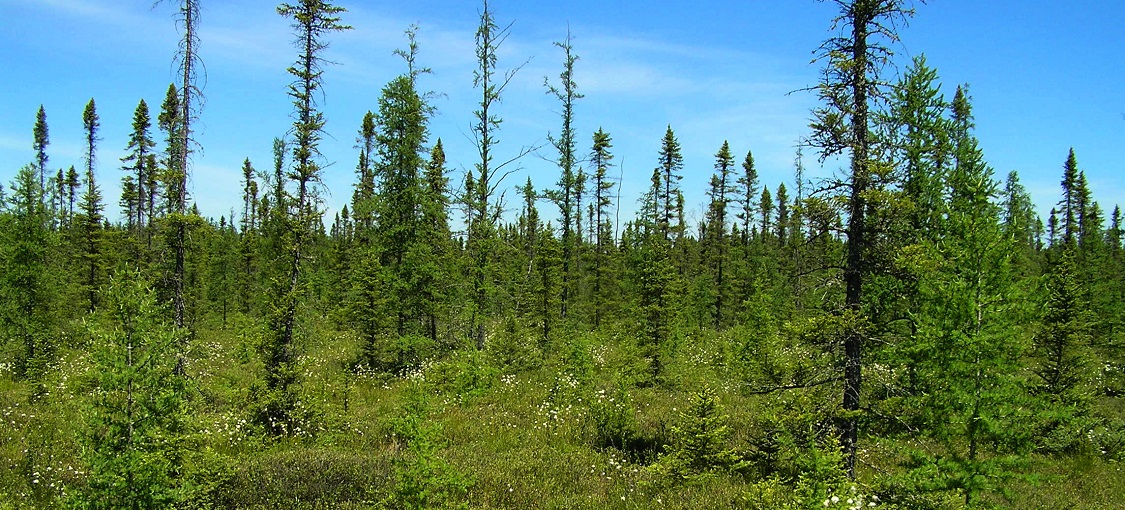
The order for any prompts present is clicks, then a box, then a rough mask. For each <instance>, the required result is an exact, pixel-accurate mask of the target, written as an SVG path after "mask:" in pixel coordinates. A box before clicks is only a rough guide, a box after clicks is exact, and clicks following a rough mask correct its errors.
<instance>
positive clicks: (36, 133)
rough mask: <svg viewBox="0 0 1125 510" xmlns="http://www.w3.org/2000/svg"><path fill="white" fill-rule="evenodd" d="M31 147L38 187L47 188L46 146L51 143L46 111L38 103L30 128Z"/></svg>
mask: <svg viewBox="0 0 1125 510" xmlns="http://www.w3.org/2000/svg"><path fill="white" fill-rule="evenodd" d="M31 132H32V142H31V148H32V149H34V150H35V168H36V170H37V171H38V172H39V187H40V188H41V189H44V190H45V189H47V160H48V159H49V158H48V157H47V146H48V145H50V144H51V136H50V130H49V129H48V128H47V111H46V110H44V109H43V105H39V111H38V112H36V114H35V127H34V128H32V130H31Z"/></svg>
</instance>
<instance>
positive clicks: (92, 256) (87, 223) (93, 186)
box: [78, 99, 104, 312]
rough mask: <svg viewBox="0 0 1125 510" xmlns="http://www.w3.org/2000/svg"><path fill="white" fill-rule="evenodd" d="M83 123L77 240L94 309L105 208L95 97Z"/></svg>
mask: <svg viewBox="0 0 1125 510" xmlns="http://www.w3.org/2000/svg"><path fill="white" fill-rule="evenodd" d="M82 125H83V129H84V130H85V132H86V136H85V138H86V152H85V159H86V183H85V187H84V188H85V189H84V191H83V193H82V204H81V214H80V215H79V216H78V236H79V237H78V240H79V243H80V245H81V252H80V253H81V260H82V268H83V272H84V273H85V274H84V276H83V278H82V280H81V281H82V289H83V293H84V294H86V301H87V307H86V309H87V310H88V311H89V312H93V311H94V310H95V309H96V308H97V304H98V285H99V283H100V281H101V274H102V266H103V254H102V244H103V242H102V236H103V232H102V220H103V217H102V211H103V210H104V205H103V203H102V193H101V190H100V189H98V185H97V183H96V182H95V180H94V166H95V164H96V163H97V156H96V151H97V143H98V140H100V138H98V128H99V127H101V122H100V121H99V119H98V112H97V108H96V107H95V105H94V100H93V99H91V100H90V102H88V103H86V108H85V110H84V111H83V112H82Z"/></svg>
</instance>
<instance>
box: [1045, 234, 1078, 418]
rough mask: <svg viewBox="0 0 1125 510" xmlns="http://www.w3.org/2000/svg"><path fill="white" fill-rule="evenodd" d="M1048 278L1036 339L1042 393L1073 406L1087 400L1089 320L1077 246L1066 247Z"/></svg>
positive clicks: (1052, 267)
mask: <svg viewBox="0 0 1125 510" xmlns="http://www.w3.org/2000/svg"><path fill="white" fill-rule="evenodd" d="M1056 257H1057V259H1056V260H1054V261H1052V263H1051V265H1050V268H1049V271H1048V274H1047V292H1048V294H1047V302H1046V308H1045V310H1044V312H1043V317H1042V321H1041V324H1040V329H1039V331H1038V333H1037V334H1036V336H1035V348H1036V351H1037V353H1038V355H1039V359H1040V362H1039V366H1038V367H1036V368H1035V373H1036V375H1038V376H1039V380H1040V385H1039V389H1040V391H1041V392H1042V393H1044V394H1046V395H1048V396H1049V397H1050V398H1051V399H1052V401H1053V402H1055V403H1058V404H1061V405H1066V406H1073V405H1078V404H1080V403H1081V402H1082V401H1083V400H1084V399H1085V398H1087V397H1086V395H1085V391H1084V389H1085V388H1084V385H1085V384H1087V382H1088V380H1087V378H1088V370H1089V368H1090V367H1089V365H1090V358H1089V353H1088V352H1087V351H1088V346H1089V340H1090V338H1089V335H1090V317H1089V311H1088V308H1087V306H1088V305H1087V302H1086V297H1085V296H1084V295H1083V292H1082V287H1081V283H1080V281H1079V275H1078V267H1077V266H1078V254H1077V248H1076V247H1075V245H1074V242H1073V241H1071V242H1069V243H1064V244H1063V245H1062V250H1061V252H1060V253H1059V254H1058V255H1056Z"/></svg>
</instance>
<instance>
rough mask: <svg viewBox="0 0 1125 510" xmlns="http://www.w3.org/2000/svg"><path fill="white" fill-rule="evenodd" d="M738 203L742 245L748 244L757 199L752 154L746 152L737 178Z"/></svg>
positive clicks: (755, 174) (756, 174) (756, 184)
mask: <svg viewBox="0 0 1125 510" xmlns="http://www.w3.org/2000/svg"><path fill="white" fill-rule="evenodd" d="M737 183H738V190H739V191H738V202H739V206H740V209H741V212H739V213H737V215H736V216H737V218H738V219H739V220H741V221H742V231H741V232H742V239H741V241H742V244H743V246H745V245H747V244H749V243H750V237H751V235H750V234H751V232H752V230H751V228H750V224H751V222H752V221H754V199H755V198H757V197H758V170H757V169H756V168H754V154H753V152H751V151H746V158H745V159H743V160H742V175H740V176H739V177H738V181H737Z"/></svg>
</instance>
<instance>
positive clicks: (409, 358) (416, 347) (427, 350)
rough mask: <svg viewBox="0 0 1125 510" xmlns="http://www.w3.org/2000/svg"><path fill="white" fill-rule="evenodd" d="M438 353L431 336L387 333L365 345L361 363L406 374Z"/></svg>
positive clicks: (386, 371) (366, 367)
mask: <svg viewBox="0 0 1125 510" xmlns="http://www.w3.org/2000/svg"><path fill="white" fill-rule="evenodd" d="M437 354H438V345H437V342H434V341H433V340H431V339H430V338H429V337H424V336H419V335H403V336H394V335H386V336H380V337H378V338H377V339H376V340H375V341H374V342H372V343H365V344H364V345H363V351H362V352H361V353H360V361H359V363H360V364H361V365H362V367H363V368H364V369H366V370H374V371H376V372H385V373H388V374H395V375H404V374H406V373H408V372H410V371H412V370H416V369H418V368H419V367H420V366H421V365H422V363H423V362H426V361H429V360H431V359H432V358H434V357H435V356H436V355H437Z"/></svg>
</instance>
